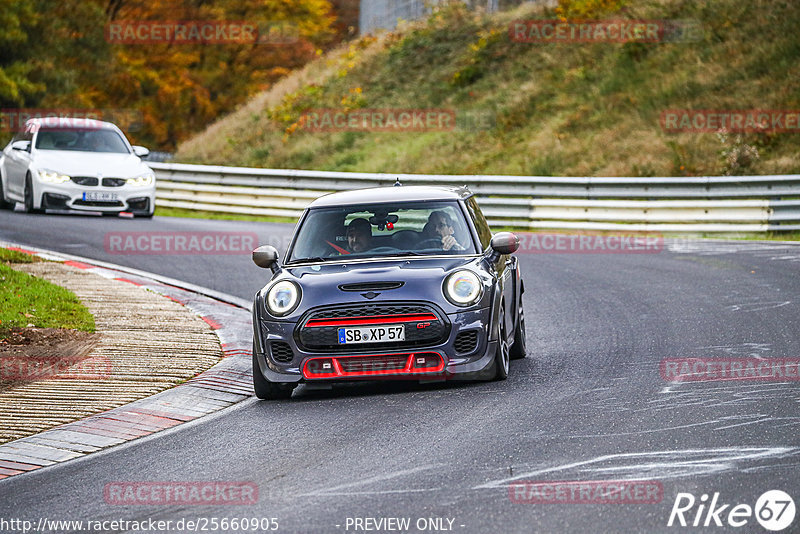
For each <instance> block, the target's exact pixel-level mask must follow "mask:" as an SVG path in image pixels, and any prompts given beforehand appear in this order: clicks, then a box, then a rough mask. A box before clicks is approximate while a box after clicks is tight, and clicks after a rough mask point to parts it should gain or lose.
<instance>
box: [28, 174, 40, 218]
mask: <svg viewBox="0 0 800 534" xmlns="http://www.w3.org/2000/svg"><path fill="white" fill-rule="evenodd" d="M24 204H25V213H41V212H42V210H41V209H34V207H33V183H32V182H31V177H30V175H28V177H27V178H25V202H24Z"/></svg>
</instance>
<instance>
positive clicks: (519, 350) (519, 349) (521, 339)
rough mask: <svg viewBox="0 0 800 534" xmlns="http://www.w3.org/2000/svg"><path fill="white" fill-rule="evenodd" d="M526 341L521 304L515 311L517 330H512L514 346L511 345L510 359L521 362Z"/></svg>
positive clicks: (525, 348)
mask: <svg viewBox="0 0 800 534" xmlns="http://www.w3.org/2000/svg"><path fill="white" fill-rule="evenodd" d="M526 343H527V340H526V338H525V312H524V311H523V310H522V302H520V303H519V310H518V311H517V329H516V330H514V344H513V345H511V359H512V360H521V359H522V358H524V357H525V353H526V351H527V346H526Z"/></svg>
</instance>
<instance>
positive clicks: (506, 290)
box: [465, 197, 518, 336]
mask: <svg viewBox="0 0 800 534" xmlns="http://www.w3.org/2000/svg"><path fill="white" fill-rule="evenodd" d="M465 205H466V207H467V211H468V212H469V216H470V219H471V220H472V224H473V225H474V226H475V231H476V232H477V234H478V240H479V241H480V245H481V247H482V249H483V251H484V252H486V251H487V250H488V248H489V243H490V242H491V240H492V231H491V229H490V228H489V223H487V222H486V218H485V217H484V216H483V212H482V211H481V208H480V206H478V202H477V201H476V200H475V197H470V198H469V199H467V201H466V202H465ZM494 268H495V272H496V275H497V284H498V290H499V291H500V295H501V296H502V298H503V300H502V302H503V304H504V310H505V324H504V326H505V329H506V334H507V335H508V336H513V334H514V326H515V323H516V320H517V298H518V293H517V286H518V282H517V276H516V273H517V263H516V259H515V258H514V256H512V255H508V256H501V257H500V259H499V260H498V261H497V263H496V264H495V265H494Z"/></svg>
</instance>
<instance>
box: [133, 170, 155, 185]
mask: <svg viewBox="0 0 800 534" xmlns="http://www.w3.org/2000/svg"><path fill="white" fill-rule="evenodd" d="M155 180H156V177H155V175H154V174H153V173H152V172H148V173H147V174H143V175H141V176H137V177H135V178H128V185H135V186H138V187H142V186H146V185H153V182H155Z"/></svg>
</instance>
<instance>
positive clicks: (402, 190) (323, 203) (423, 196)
mask: <svg viewBox="0 0 800 534" xmlns="http://www.w3.org/2000/svg"><path fill="white" fill-rule="evenodd" d="M472 194H473V193H472V191H470V190H469V189H468V188H467V187H466V186H463V187H435V186H428V185H409V186H399V187H397V186H395V187H391V186H389V187H370V188H367V189H355V190H352V191H340V192H338V193H330V194H327V195H324V196H321V197H320V198H318V199H316V200H315V201H313V202H312V203H311V204H309V205H308V207H309V209H313V208H323V207H325V208H329V207H334V206H351V205H353V204H382V203H386V202H419V201H423V200H466V199H468V198H469V197H471V196H472Z"/></svg>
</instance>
